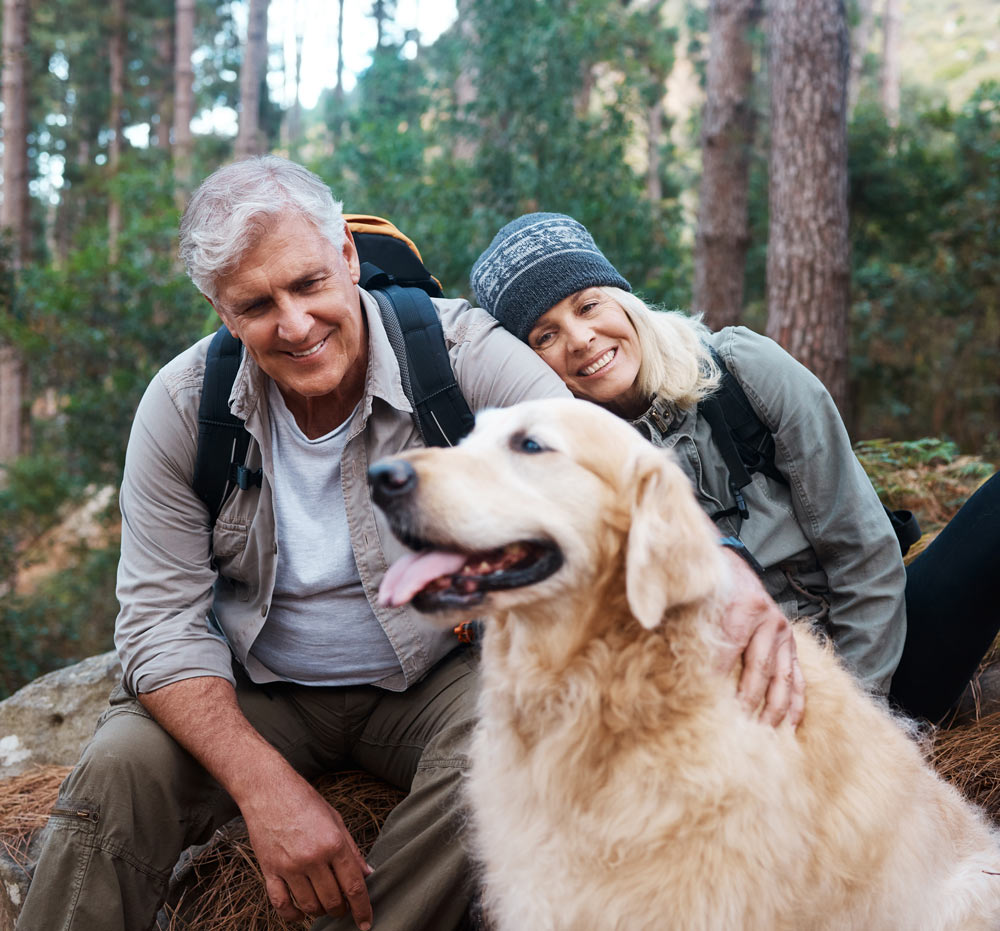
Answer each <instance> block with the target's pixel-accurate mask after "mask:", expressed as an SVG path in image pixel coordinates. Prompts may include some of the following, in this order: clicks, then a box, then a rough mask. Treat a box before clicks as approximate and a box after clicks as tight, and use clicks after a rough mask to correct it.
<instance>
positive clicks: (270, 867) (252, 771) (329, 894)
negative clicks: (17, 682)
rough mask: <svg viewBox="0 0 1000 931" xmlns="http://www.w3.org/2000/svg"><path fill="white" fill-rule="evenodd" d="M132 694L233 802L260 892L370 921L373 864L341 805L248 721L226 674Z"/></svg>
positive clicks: (292, 909)
mask: <svg viewBox="0 0 1000 931" xmlns="http://www.w3.org/2000/svg"><path fill="white" fill-rule="evenodd" d="M139 701H140V702H142V704H143V706H144V707H145V708H146V709H147V710H148V711H149V713H150V714H152V715H153V717H154V718H155V719H156V721H157V722H158V723H159V724H160V726H161V727H163V728H164V730H166V731H167V732H168V733H169V734H170V735H171V736H172V737H173V738H174V739H175V740H176V741H177V742H178V743H179V744H180V745H181V746H183V747H184V749H185V750H187V751H188V752H189V753H190V754H191V755H192V756H193V757H194V758H195V759H196V760H197V761H198V762H199V763H200V764H201V765H202V766H204V767H205V769H206V770H207V771H208V772H209V773H210V774H211V775H212V776H213V777H214V778H215V780H216V781H217V782H218V783H219V784H220V785H221V786H222V788H223V789H225V790H226V791H227V792H228V793H229V795H230V796H231V797H232V799H233V800H234V801H235V802H236V804H237V805H238V806H239V809H240V812H241V813H242V814H243V817H244V819H245V821H246V824H247V830H248V831H249V834H250V843H251V844H252V846H253V849H254V852H255V853H256V855H257V860H258V862H259V863H260V867H261V870H262V871H263V873H264V882H265V884H266V887H267V894H268V897H269V898H270V900H271V904H272V905H274V907H275V909H276V910H277V912H278V914H279V915H281V917H282V918H284V919H285V920H286V921H296V920H300V919H301V918H302V917H303V915H304V914H305V915H311V916H316V915H321V914H327V915H333V916H340V915H344V914H346V913H347V911H348V910H350V912H351V914H352V915H353V917H354V921H355V923H356V924H357V926H358V927H359V928H361V929H362V931H367V929H369V928H371V923H372V907H371V902H370V901H369V899H368V889H367V887H366V885H365V877H366V876H368V875H369V874H370V873H371V868H370V867H369V866H368V864H367V863H366V862H365V859H364V857H363V856H362V855H361V852H360V851H359V850H358V847H357V844H355V842H354V838H352V837H351V835H350V833H349V832H348V831H347V829H346V828H345V826H344V822H343V820H342V819H341V817H340V815H339V814H338V813H337V812H336V811H335V810H334V809H333V808H331V807H330V806H329V805H328V804H327V803H326V801H325V800H324V799H323V798H322V796H321V795H320V794H319V793H318V792H317V791H316V790H315V789H314V788H313V787H312V786H311V785H309V783H308V782H307V781H306V780H305V779H303V778H302V777H301V776H300V775H299V774H298V773H297V772H296V771H295V770H294V769H293V768H292V767H291V766H290V765H289V763H288V762H287V760H285V759H284V757H282V756H281V754H280V753H278V751H277V750H275V748H274V747H272V746H271V744H269V743H268V742H267V741H266V740H265V739H264V738H263V737H262V736H261V735H260V734H259V733H258V732H257V731H256V730H255V729H254V728H253V726H252V725H251V724H250V722H249V721H248V720H247V719H246V718H245V717H244V716H243V713H242V711H240V707H239V704H238V702H237V700H236V691H235V689H234V688H233V686H232V685H231V684H230V683H229V682H228V681H226V680H225V679H220V678H216V677H214V676H200V677H198V678H194V679H184V680H182V681H180V682H175V683H173V684H171V685H167V686H164V687H163V688H160V689H157V690H155V691H153V692H146V693H144V694H141V695H139Z"/></svg>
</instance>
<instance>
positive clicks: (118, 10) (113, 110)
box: [108, 0, 125, 264]
mask: <svg viewBox="0 0 1000 931" xmlns="http://www.w3.org/2000/svg"><path fill="white" fill-rule="evenodd" d="M108 57H109V59H110V64H111V88H110V89H111V106H110V109H109V111H108V129H109V130H110V132H111V137H110V139H109V140H108V175H109V177H110V179H111V190H110V191H109V194H108V255H109V258H110V259H111V263H112V264H114V263H115V262H116V261H117V260H118V238H119V236H120V235H121V225H122V206H121V198H120V197H119V196H118V193H117V191H116V190H115V189H114V185H115V182H116V180H117V176H118V171H119V169H120V167H121V154H122V109H123V107H124V105H125V0H112V3H111V42H110V44H109V46H108Z"/></svg>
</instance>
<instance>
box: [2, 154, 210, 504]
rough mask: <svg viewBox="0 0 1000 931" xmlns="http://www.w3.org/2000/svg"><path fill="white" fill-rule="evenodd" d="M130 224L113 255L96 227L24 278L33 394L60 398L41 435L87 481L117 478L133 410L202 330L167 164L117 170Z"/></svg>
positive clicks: (25, 342)
mask: <svg viewBox="0 0 1000 931" xmlns="http://www.w3.org/2000/svg"><path fill="white" fill-rule="evenodd" d="M115 183H116V187H117V192H118V195H119V196H120V197H121V199H122V204H123V207H122V215H123V217H124V218H125V220H126V226H125V228H124V230H123V232H122V235H121V237H120V243H119V249H120V253H119V256H118V259H117V261H116V262H115V263H114V264H112V263H111V259H110V257H109V253H108V246H107V242H106V241H105V237H104V234H103V230H101V229H97V230H93V229H92V228H90V229H88V232H89V233H90V234H91V235H88V236H84V237H81V241H80V244H79V246H78V248H77V249H76V250H75V251H74V252H73V253H72V254H71V255H70V257H69V259H68V261H67V262H66V264H65V265H63V266H58V267H57V266H51V265H50V266H44V267H37V266H36V267H33V268H29V269H27V270H26V271H25V273H24V275H23V278H22V283H21V304H22V306H23V307H24V321H23V324H22V326H21V327H20V332H19V340H18V341H19V344H20V346H21V350H22V354H23V356H24V358H25V360H26V362H27V364H28V369H29V372H30V373H31V379H32V394H33V395H35V396H42V395H45V394H49V395H50V396H51V397H54V398H55V399H56V403H57V406H58V408H59V416H58V417H56V418H55V419H46V420H45V421H44V422H40V423H39V424H38V429H37V443H38V444H39V445H40V447H41V448H42V449H43V450H55V449H58V450H60V453H61V456H62V460H63V461H62V468H63V469H64V470H65V471H66V472H67V473H68V474H70V475H72V476H74V477H76V478H77V480H78V481H79V482H80V484H81V485H83V484H87V483H91V482H95V481H96V482H99V483H101V484H117V482H118V481H119V478H120V475H121V468H122V464H123V461H124V450H125V443H126V440H127V436H128V429H129V426H130V423H131V418H132V414H133V412H134V411H135V408H136V405H137V404H138V401H139V398H140V396H141V394H142V392H143V390H144V389H145V387H146V385H147V384H148V383H149V380H150V379H151V378H152V376H153V374H154V373H155V372H156V370H157V369H158V368H159V367H160V366H162V365H163V364H164V363H165V362H167V361H168V360H169V359H170V358H172V356H174V355H175V354H176V353H177V352H179V351H180V350H181V349H182V348H184V347H185V346H187V345H189V344H190V343H191V342H192V341H193V340H194V339H196V338H198V337H200V336H202V335H204V321H205V314H204V307H205V305H204V302H203V301H202V300H201V299H200V298H199V297H198V295H197V293H196V292H195V291H194V289H193V288H192V287H191V285H190V283H189V282H188V281H187V280H186V279H185V278H184V277H182V275H181V274H180V273H179V271H178V270H177V268H176V267H175V265H174V260H173V257H172V253H173V243H174V238H175V236H176V225H177V220H178V217H177V213H176V211H175V209H174V207H173V201H172V190H171V181H170V177H169V174H168V173H166V172H162V171H158V170H156V169H154V170H152V171H150V170H149V169H148V168H147V167H146V166H143V165H142V164H139V163H137V161H135V160H130V162H129V163H128V164H127V165H126V168H125V169H124V170H123V171H122V172H121V173H120V174H119V176H118V178H117V179H116V182H115Z"/></svg>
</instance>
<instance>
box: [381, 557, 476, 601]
mask: <svg viewBox="0 0 1000 931" xmlns="http://www.w3.org/2000/svg"><path fill="white" fill-rule="evenodd" d="M465 560H466V557H465V556H463V555H462V554H461V553H449V552H446V551H445V550H430V551H429V552H423V553H409V554H407V555H406V556H404V557H403V558H402V559H397V560H396V561H395V562H394V563H393V564H392V565H391V566H390V567H389V571H388V572H386V574H385V577H384V578H383V579H382V584H381V585H380V586H379V589H378V601H379V604H382V605H387V606H388V607H390V608H397V607H399V605H403V604H406V603H407V602H408V601H409V600H410V599H411V598H412V597H413V596H414V595H416V593H417V592H419V591H420V589H422V588H423V587H424V586H425V585H426V584H427V583H428V582H433V581H434V579H436V578H438V577H439V576H442V575H452V574H454V573H456V572H458V570H459V569H461V568H462V566H464V565H465Z"/></svg>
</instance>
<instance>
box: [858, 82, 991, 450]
mask: <svg viewBox="0 0 1000 931" xmlns="http://www.w3.org/2000/svg"><path fill="white" fill-rule="evenodd" d="M998 156H1000V85H998V84H997V83H990V84H986V85H984V86H983V87H982V88H980V89H979V90H978V91H977V92H976V94H975V95H973V97H972V99H971V100H970V101H969V102H968V103H967V104H966V106H964V107H963V108H962V109H961V111H959V113H957V114H952V113H951V112H950V111H949V110H947V109H946V108H942V107H937V108H932V109H930V110H928V111H923V112H919V113H917V114H915V115H913V116H911V118H910V119H909V121H908V122H905V123H904V124H903V125H902V126H901V127H900V128H899V129H896V130H893V129H890V128H889V127H888V126H887V125H886V124H885V121H884V119H883V118H882V116H881V114H880V113H879V112H877V111H876V110H874V109H873V108H871V107H867V108H866V107H863V106H862V107H859V109H858V113H857V115H856V118H855V121H854V124H853V125H852V128H851V153H850V164H849V167H850V178H851V204H850V206H851V218H852V221H851V222H852V246H853V257H854V274H853V278H854V280H853V289H854V306H853V310H852V345H853V349H852V352H853V358H852V367H853V374H854V385H855V393H856V400H855V409H856V410H858V411H859V412H860V414H859V418H858V422H857V425H856V428H857V432H858V434H859V435H862V436H869V435H878V434H883V435H884V434H888V435H894V436H906V435H914V434H919V433H922V432H932V433H934V434H935V435H938V434H947V435H950V436H952V437H953V438H954V439H955V440H956V441H958V442H959V443H960V444H961V445H962V446H963V447H965V448H975V449H985V450H987V451H989V450H991V449H994V448H996V444H997V436H998V433H997V431H998V424H1000V385H998V382H997V377H996V373H997V371H1000V293H998V290H997V282H998V281H1000V258H998V257H997V254H996V247H995V243H996V242H997V241H998V235H1000V229H998V227H1000V220H998V217H1000V180H998V178H997V173H996V167H995V166H996V164H997V158H998Z"/></svg>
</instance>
